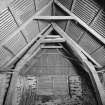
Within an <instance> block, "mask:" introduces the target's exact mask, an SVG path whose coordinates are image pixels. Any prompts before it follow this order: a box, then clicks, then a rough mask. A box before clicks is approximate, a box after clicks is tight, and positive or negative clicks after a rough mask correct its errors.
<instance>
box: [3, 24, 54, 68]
mask: <svg viewBox="0 0 105 105" xmlns="http://www.w3.org/2000/svg"><path fill="white" fill-rule="evenodd" d="M50 27H51V24H50V25H48V26H47V27H45V28H44V29H43V30H42V31H41V32H40V33H39V34H38V35H37V36H36V37H35V38H34V39H33V40H32V41H31V42H30V43H29V44H27V45H26V46H25V47H24V48H23V49H22V50H21V51H20V52H19V53H18V54H17V55H16V56H15V57H14V58H13V59H12V60H11V61H9V62H8V63H7V64H6V65H4V67H6V68H7V67H9V66H10V65H12V64H13V63H14V62H16V61H17V60H18V59H20V58H21V57H22V56H23V55H24V54H25V53H26V52H27V50H29V49H30V48H31V47H32V45H33V44H34V43H35V42H36V41H37V39H38V38H40V37H41V39H40V40H41V41H42V39H44V37H46V36H47V35H46V36H41V35H42V34H43V33H44V32H45V31H47V30H48V29H49V28H50ZM50 29H51V30H52V28H50ZM40 40H38V41H37V42H38V44H37V45H36V46H38V45H39V43H40V42H41V41H40Z"/></svg>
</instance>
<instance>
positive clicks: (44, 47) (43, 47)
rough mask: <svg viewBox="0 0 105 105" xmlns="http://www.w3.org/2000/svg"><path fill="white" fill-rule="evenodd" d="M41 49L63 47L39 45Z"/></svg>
mask: <svg viewBox="0 0 105 105" xmlns="http://www.w3.org/2000/svg"><path fill="white" fill-rule="evenodd" d="M41 48H42V49H56V48H57V49H59V48H63V47H62V46H44V45H43V46H41Z"/></svg>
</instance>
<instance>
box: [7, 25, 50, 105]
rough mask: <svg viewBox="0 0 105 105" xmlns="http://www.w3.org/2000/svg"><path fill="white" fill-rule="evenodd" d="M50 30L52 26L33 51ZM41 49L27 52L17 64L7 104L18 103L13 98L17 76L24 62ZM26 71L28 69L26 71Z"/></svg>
mask: <svg viewBox="0 0 105 105" xmlns="http://www.w3.org/2000/svg"><path fill="white" fill-rule="evenodd" d="M49 31H52V27H50V28H49V29H48V31H47V32H45V34H44V35H42V37H41V38H40V39H39V40H38V42H36V43H35V44H34V45H33V46H34V49H33V51H35V50H36V48H37V47H38V46H39V45H40V44H41V42H42V41H43V39H44V38H45V37H46V36H47V35H48V33H49ZM39 50H40V48H38V49H37V50H36V51H35V52H34V53H33V54H32V55H31V54H26V55H25V56H24V57H23V58H22V59H21V60H20V62H19V63H18V64H17V66H16V68H15V71H14V73H13V77H12V81H11V84H10V88H9V91H8V95H7V98H6V101H5V105H8V104H10V105H16V102H15V100H13V94H14V90H15V88H16V87H15V86H16V82H17V78H18V75H19V72H20V70H21V69H22V68H23V66H24V64H25V63H26V62H27V61H29V60H30V59H32V58H33V56H35V55H36V54H37V52H38V51H39ZM31 52H32V51H31ZM25 72H26V71H25ZM11 101H12V102H11Z"/></svg>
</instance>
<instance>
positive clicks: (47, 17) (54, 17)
mask: <svg viewBox="0 0 105 105" xmlns="http://www.w3.org/2000/svg"><path fill="white" fill-rule="evenodd" d="M34 19H35V20H46V21H48V20H58V21H60V20H72V19H74V18H73V17H72V16H35V18H34Z"/></svg>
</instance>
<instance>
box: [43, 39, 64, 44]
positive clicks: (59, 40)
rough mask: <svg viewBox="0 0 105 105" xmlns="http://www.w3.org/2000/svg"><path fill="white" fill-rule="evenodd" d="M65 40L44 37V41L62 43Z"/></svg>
mask: <svg viewBox="0 0 105 105" xmlns="http://www.w3.org/2000/svg"><path fill="white" fill-rule="evenodd" d="M60 42H65V39H64V38H56V39H44V40H43V41H42V43H60Z"/></svg>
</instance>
